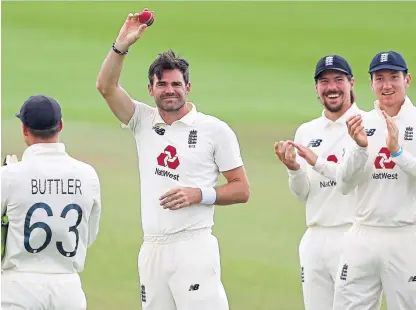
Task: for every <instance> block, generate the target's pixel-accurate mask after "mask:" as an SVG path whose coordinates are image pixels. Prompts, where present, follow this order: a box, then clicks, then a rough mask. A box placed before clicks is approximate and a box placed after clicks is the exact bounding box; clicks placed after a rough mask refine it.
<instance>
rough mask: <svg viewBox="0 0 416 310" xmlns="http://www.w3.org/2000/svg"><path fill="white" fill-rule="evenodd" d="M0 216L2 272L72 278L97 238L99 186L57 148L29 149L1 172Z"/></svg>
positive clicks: (60, 146)
mask: <svg viewBox="0 0 416 310" xmlns="http://www.w3.org/2000/svg"><path fill="white" fill-rule="evenodd" d="M2 169H3V170H2V176H1V177H2V210H3V208H4V207H5V208H6V209H7V210H6V214H7V216H8V218H9V227H8V233H7V241H6V254H5V257H4V260H3V262H2V269H3V270H6V269H12V270H15V271H19V272H33V273H44V274H45V273H46V274H47V273H60V274H62V273H74V272H80V271H82V270H83V268H84V262H85V257H86V252H87V248H88V246H89V245H91V243H92V242H93V241H94V240H95V238H96V236H97V233H98V223H99V217H100V209H101V206H100V184H99V179H98V176H97V173H96V171H95V169H94V168H93V167H91V166H90V165H88V164H85V163H83V162H80V161H78V160H75V159H74V158H72V157H70V156H69V155H68V154H67V153H66V152H65V147H64V145H63V144H58V143H54V144H35V145H32V146H31V147H29V148H28V149H27V150H26V151H25V153H24V155H23V158H22V161H21V162H19V163H16V164H12V165H9V166H6V167H3V168H2Z"/></svg>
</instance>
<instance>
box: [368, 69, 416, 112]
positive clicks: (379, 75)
mask: <svg viewBox="0 0 416 310" xmlns="http://www.w3.org/2000/svg"><path fill="white" fill-rule="evenodd" d="M410 81H411V76H410V74H409V73H406V72H404V71H395V70H380V71H376V72H374V73H373V74H372V75H371V89H372V90H373V92H374V93H375V95H376V97H377V99H378V101H379V105H380V108H381V109H384V108H390V107H394V106H400V105H401V104H402V103H403V102H404V100H405V98H406V88H408V87H409V85H410Z"/></svg>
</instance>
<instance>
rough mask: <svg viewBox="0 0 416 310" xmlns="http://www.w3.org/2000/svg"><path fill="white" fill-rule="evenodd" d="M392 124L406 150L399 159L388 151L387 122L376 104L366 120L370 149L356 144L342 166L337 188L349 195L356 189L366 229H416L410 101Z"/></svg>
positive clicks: (415, 139)
mask: <svg viewBox="0 0 416 310" xmlns="http://www.w3.org/2000/svg"><path fill="white" fill-rule="evenodd" d="M393 120H394V122H395V124H396V126H397V127H398V129H399V145H401V146H402V147H403V149H404V152H403V153H402V154H401V155H400V156H398V157H396V158H392V157H391V156H390V152H389V151H388V149H387V147H386V138H387V135H388V134H387V126H386V121H385V119H384V116H383V114H382V113H381V110H380V108H379V105H378V102H377V101H376V102H375V103H374V109H373V110H372V111H370V112H368V113H365V114H364V116H363V125H364V127H365V131H366V133H367V137H368V147H367V148H361V147H359V146H358V145H357V144H354V146H353V147H352V148H351V149H350V150H348V151H347V153H346V156H345V163H344V164H343V165H341V166H340V170H339V175H338V178H337V179H338V184H339V186H340V187H341V190H342V191H343V192H344V193H346V194H347V193H349V192H350V191H351V190H353V189H356V192H357V197H358V209H357V216H356V221H357V222H358V223H361V224H364V225H370V226H383V227H395V226H404V225H416V136H415V127H416V107H415V106H413V104H412V102H411V101H410V99H409V98H407V97H406V100H405V102H404V104H403V105H402V107H401V110H400V112H399V113H398V115H397V116H395V117H393Z"/></svg>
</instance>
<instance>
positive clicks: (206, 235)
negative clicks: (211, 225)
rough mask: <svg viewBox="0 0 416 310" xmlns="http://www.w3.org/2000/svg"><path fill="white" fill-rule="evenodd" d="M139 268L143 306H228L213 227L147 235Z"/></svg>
mask: <svg viewBox="0 0 416 310" xmlns="http://www.w3.org/2000/svg"><path fill="white" fill-rule="evenodd" d="M138 268H139V277H140V288H141V301H142V309H143V310H228V309H229V307H228V300H227V295H226V293H225V290H224V286H223V284H222V282H221V267H220V254H219V247H218V241H217V238H216V237H215V236H213V235H212V234H211V229H199V230H195V231H184V232H179V233H176V234H172V235H169V236H163V237H145V238H144V242H143V244H142V246H141V248H140V252H139V257H138Z"/></svg>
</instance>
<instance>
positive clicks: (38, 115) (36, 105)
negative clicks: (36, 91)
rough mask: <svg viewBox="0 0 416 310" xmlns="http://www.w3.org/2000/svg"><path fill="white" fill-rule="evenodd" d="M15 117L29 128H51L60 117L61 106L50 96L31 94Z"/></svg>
mask: <svg viewBox="0 0 416 310" xmlns="http://www.w3.org/2000/svg"><path fill="white" fill-rule="evenodd" d="M16 117H18V118H19V119H20V120H21V121H22V123H23V124H24V125H25V126H27V127H28V128H30V129H33V130H46V129H51V128H54V127H56V126H58V124H59V122H60V121H61V119H62V112H61V106H60V105H59V103H58V102H57V101H56V100H55V99H53V98H51V97H48V96H45V95H37V96H31V97H29V98H28V99H27V100H26V101H25V103H23V105H22V107H21V108H20V112H19V113H16Z"/></svg>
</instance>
